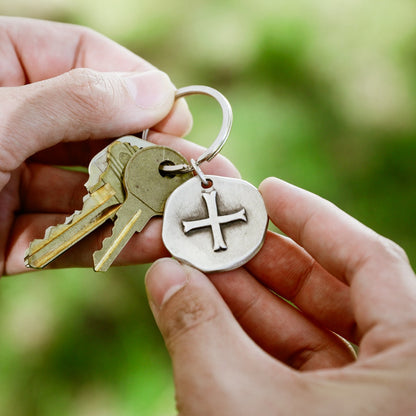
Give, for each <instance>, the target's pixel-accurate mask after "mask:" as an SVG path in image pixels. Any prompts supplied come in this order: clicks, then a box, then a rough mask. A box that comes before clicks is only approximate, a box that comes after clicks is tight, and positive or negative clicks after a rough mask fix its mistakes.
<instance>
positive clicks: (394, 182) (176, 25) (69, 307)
mask: <svg viewBox="0 0 416 416" xmlns="http://www.w3.org/2000/svg"><path fill="white" fill-rule="evenodd" d="M0 13H1V14H5V15H20V16H28V17H36V18H43V19H50V20H57V21H64V22H71V23H77V24H82V25H86V26H89V27H91V28H93V29H96V30H98V31H99V32H102V33H103V34H105V35H107V36H109V37H111V38H113V39H114V40H116V41H118V42H120V43H121V44H123V45H124V46H126V47H127V48H129V49H131V50H133V51H135V52H136V53H138V54H139V55H141V56H143V57H144V58H146V59H148V60H149V61H151V62H152V63H154V64H155V65H157V66H158V67H160V68H161V69H163V70H164V71H166V72H167V73H168V74H169V75H170V76H171V78H172V80H173V81H174V82H175V84H176V85H177V86H185V85H191V84H206V85H210V86H212V87H214V88H217V89H219V90H220V91H221V92H223V93H224V94H225V95H226V96H227V97H228V99H229V100H230V102H231V104H232V106H233V110H234V126H233V130H232V134H231V137H230V139H229V142H228V143H227V145H226V146H225V148H224V150H223V154H225V155H226V156H228V157H229V158H230V159H231V160H232V161H233V162H234V163H235V164H236V166H237V167H238V168H239V169H240V171H241V173H242V176H243V178H245V179H247V180H248V181H250V182H252V183H254V184H255V185H258V184H259V183H260V182H261V180H262V179H263V178H265V177H267V176H271V175H273V176H278V177H281V178H283V179H285V180H287V181H290V182H293V183H295V184H297V185H299V186H302V187H304V188H306V189H308V190H310V191H312V192H315V193H318V194H320V195H321V196H323V197H325V198H327V199H330V200H331V201H333V202H334V203H335V204H337V205H338V206H340V207H341V208H342V209H344V210H346V211H347V212H349V213H350V214H352V215H353V216H355V217H357V218H358V219H360V220H361V221H363V222H364V223H366V224H368V225H369V226H370V227H372V228H374V229H375V230H377V231H378V232H380V233H381V234H384V235H386V236H387V237H389V238H391V239H393V240H395V241H397V242H398V243H399V244H400V245H402V246H403V247H404V248H405V249H406V250H407V252H408V254H409V257H410V259H411V261H412V262H413V264H415V255H416V235H415V232H414V230H415V228H416V227H415V226H416V220H415V212H416V179H415V173H416V164H415V161H414V158H415V156H416V140H415V132H416V123H415V105H416V95H415V93H416V60H415V58H416V46H415V45H416V42H415V40H416V26H415V24H414V16H416V3H415V2H414V1H412V0H395V1H391V0H389V1H387V0H378V1H377V2H374V1H370V0H309V1H308V0H294V1H289V0H286V1H282V0H256V1H254V0H238V1H237V0H221V1H215V0H213V1H202V0H194V1H193V2H189V1H185V0H171V1H169V2H168V1H163V0H139V1H133V0H118V1H117V2H115V1H110V0H101V1H97V0H92V1H87V0H71V1H67V0H38V1H36V2H33V1H29V0H14V1H13V2H6V1H3V2H2V4H0ZM188 103H189V105H190V107H191V109H192V111H193V114H194V119H195V120H194V121H195V127H194V129H193V131H192V133H191V134H190V136H189V137H190V139H191V140H193V141H196V142H198V143H200V144H204V145H209V144H210V143H211V140H212V138H213V137H214V135H215V134H216V133H217V131H218V129H219V126H220V110H219V109H218V108H217V107H216V104H215V102H214V101H212V102H211V100H209V99H207V98H206V97H190V98H189V100H188ZM145 270H146V266H137V267H126V268H113V269H112V270H111V271H110V272H108V273H106V274H105V275H102V274H95V273H94V272H92V271H90V270H62V271H59V272H57V271H45V272H39V273H35V274H31V275H30V276H27V275H26V276H17V277H11V278H6V279H3V280H2V281H1V283H0V297H1V299H0V334H1V335H0V337H1V338H0V339H1V342H0V414H1V415H2V416H3V415H4V416H6V415H7V416H9V415H10V416H20V415H24V416H27V415H42V416H49V415H54V416H55V415H58V414H59V415H73V416H86V415H88V416H95V415H100V416H107V415H111V416H113V415H121V416H124V415H126V416H129V415H152V416H159V415H171V414H174V412H175V411H174V398H173V395H174V391H173V385H172V376H171V370H170V363H169V359H168V356H167V354H166V352H165V350H164V345H163V341H162V339H161V337H160V335H159V334H158V331H157V329H156V327H155V324H154V322H153V318H152V316H151V313H150V311H149V309H148V306H147V301H146V296H145V291H144V284H143V276H144V273H145Z"/></svg>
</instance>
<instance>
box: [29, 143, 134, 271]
mask: <svg viewBox="0 0 416 416" xmlns="http://www.w3.org/2000/svg"><path fill="white" fill-rule="evenodd" d="M137 150H138V148H137V147H136V146H131V145H130V144H129V143H126V142H119V141H114V142H113V143H112V144H111V145H109V146H108V149H107V168H106V169H105V170H104V172H103V173H102V174H101V176H99V180H98V182H97V183H96V184H94V185H93V184H91V183H88V182H87V184H86V186H87V188H88V191H89V192H90V193H88V194H87V195H85V197H84V200H83V207H82V209H81V210H80V211H75V212H74V213H73V214H72V215H71V216H70V217H68V218H67V219H66V220H65V223H64V224H59V225H56V226H52V227H49V228H48V229H47V230H46V232H45V237H44V238H43V239H38V240H34V241H32V242H31V243H30V245H29V248H28V249H27V251H26V254H25V264H26V266H27V267H32V268H43V267H45V266H46V265H47V264H49V263H50V262H51V261H52V260H54V259H55V258H56V257H58V256H59V255H60V254H62V253H63V252H64V251H66V250H67V249H69V248H70V247H72V246H73V245H74V244H75V243H77V242H78V241H79V240H81V239H82V238H84V237H85V236H86V235H88V234H90V233H91V232H92V231H93V230H95V229H96V228H97V227H99V226H100V225H101V224H103V223H104V222H105V221H106V220H107V219H109V218H114V215H115V213H116V212H117V210H118V209H119V208H120V206H121V205H120V204H121V203H122V202H124V200H125V193H124V187H123V183H122V178H123V175H124V170H125V167H126V165H127V163H128V161H129V160H130V158H131V157H132V155H134V154H135V153H136V151H137ZM93 160H94V159H93ZM91 163H94V161H92V162H91ZM92 170H93V169H92ZM90 172H91V167H90Z"/></svg>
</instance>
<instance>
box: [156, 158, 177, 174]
mask: <svg viewBox="0 0 416 416" xmlns="http://www.w3.org/2000/svg"><path fill="white" fill-rule="evenodd" d="M174 165H175V163H173V162H172V161H171V160H164V161H163V162H162V163H161V164H160V165H159V173H160V176H162V177H164V178H174V177H175V176H176V174H175V172H169V171H166V170H163V167H164V166H174Z"/></svg>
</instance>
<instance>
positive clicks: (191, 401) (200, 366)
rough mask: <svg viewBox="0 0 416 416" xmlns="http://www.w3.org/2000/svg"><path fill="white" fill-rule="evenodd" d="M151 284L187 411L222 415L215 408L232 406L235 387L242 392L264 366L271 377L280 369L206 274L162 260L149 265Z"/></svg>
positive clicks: (151, 299) (148, 284)
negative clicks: (253, 338) (232, 391)
mask: <svg viewBox="0 0 416 416" xmlns="http://www.w3.org/2000/svg"><path fill="white" fill-rule="evenodd" d="M224 278H226V276H224ZM146 287H147V292H148V297H149V303H150V307H151V309H152V311H153V314H154V316H155V319H156V322H157V325H158V326H159V329H160V331H161V333H162V336H163V338H164V340H165V343H166V346H167V349H168V351H169V354H170V356H171V358H172V364H173V372H174V378H175V387H176V398H177V401H178V403H177V405H178V409H180V410H182V411H183V412H184V414H202V413H201V409H205V410H207V409H211V410H212V411H213V413H210V412H206V413H203V414H217V413H215V412H214V408H212V406H214V407H215V406H216V405H218V403H219V402H220V403H221V406H222V408H223V409H224V408H226V407H227V406H228V405H231V402H232V400H233V399H232V397H233V395H232V394H231V393H230V386H233V387H235V388H236V391H239V392H240V393H241V391H242V390H244V385H245V384H244V383H246V384H247V381H248V380H256V379H257V378H258V377H259V373H260V372H261V369H267V373H268V374H267V377H269V376H270V373H269V371H270V369H271V368H273V370H275V369H276V368H275V367H274V365H273V364H272V358H271V357H269V356H267V355H266V354H265V353H264V352H263V351H262V350H261V349H260V348H259V347H257V345H256V344H254V342H253V341H252V340H251V339H250V338H249V337H248V336H247V334H246V333H245V332H244V331H243V330H242V328H241V327H240V326H239V324H238V323H237V321H236V320H235V319H234V317H233V316H232V314H231V311H230V310H229V309H228V307H227V306H226V304H225V302H224V301H223V300H222V298H221V296H220V295H219V293H218V292H217V291H216V289H215V287H214V286H213V285H212V283H211V282H210V281H209V280H208V278H207V277H206V276H205V275H204V274H202V273H201V272H199V271H197V270H195V269H193V268H191V267H189V266H182V265H181V264H179V263H178V262H177V261H175V260H172V259H161V260H158V261H157V262H156V263H154V264H153V266H152V267H151V268H150V269H149V271H148V273H147V275H146ZM273 362H274V360H273ZM243 375H247V377H244V376H243ZM267 379H268V380H269V378H267ZM242 383H243V384H242ZM250 389H251V387H249V388H248V391H247V394H250V391H249V390H250ZM234 398H235V397H234ZM185 410H186V411H185ZM224 414H231V413H224Z"/></svg>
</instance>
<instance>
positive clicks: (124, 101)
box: [0, 17, 238, 275]
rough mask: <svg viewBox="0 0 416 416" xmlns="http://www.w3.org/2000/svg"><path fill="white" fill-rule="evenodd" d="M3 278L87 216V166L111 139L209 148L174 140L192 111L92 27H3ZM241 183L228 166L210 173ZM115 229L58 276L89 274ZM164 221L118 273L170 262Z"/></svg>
mask: <svg viewBox="0 0 416 416" xmlns="http://www.w3.org/2000/svg"><path fill="white" fill-rule="evenodd" d="M0 58H1V62H2V65H0V86H1V88H0V236H1V238H0V275H12V274H16V273H21V272H24V271H26V270H27V269H26V268H25V266H24V262H23V259H24V254H25V251H26V249H27V247H28V246H29V243H30V241H32V240H33V239H34V238H42V237H43V236H44V233H45V229H46V228H47V227H49V226H50V225H56V224H60V223H63V222H64V220H65V218H66V217H67V216H68V215H70V214H72V212H73V211H74V210H75V209H80V208H81V207H82V197H83V196H84V195H85V194H86V189H85V188H84V186H83V185H84V183H85V182H86V181H87V175H86V174H85V173H82V172H73V171H68V170H63V169H59V168H57V167H56V166H55V165H78V166H88V163H89V161H90V159H91V158H92V157H93V156H94V155H95V154H96V153H97V152H98V151H99V150H100V149H101V148H103V147H104V146H105V145H107V144H108V143H109V138H115V137H119V136H122V135H126V134H134V133H137V132H140V131H142V130H144V129H145V128H148V127H152V126H153V127H152V130H153V134H151V135H150V140H151V141H153V142H154V143H157V144H161V145H166V146H170V147H172V148H174V149H176V150H178V151H180V152H182V153H183V154H184V155H185V156H186V157H188V158H190V157H194V158H197V157H198V156H199V155H200V154H201V153H202V149H201V148H200V147H198V146H197V145H194V144H191V143H189V142H186V141H185V140H183V139H180V138H178V137H176V136H183V135H185V134H186V133H187V132H188V131H189V130H190V128H191V126H192V118H191V115H190V113H189V110H188V108H187V105H186V102H185V101H184V100H183V99H181V100H178V101H176V102H174V94H175V87H174V85H173V84H172V83H171V82H170V80H169V78H168V76H167V75H166V74H164V73H162V72H161V71H158V70H157V69H156V68H154V67H153V66H152V65H151V64H150V63H148V62H146V61H145V60H144V59H142V58H140V57H138V56H137V55H135V54H133V53H132V52H130V51H128V50H127V49H125V48H123V47H122V46H120V45H118V44H116V43H115V42H113V41H111V40H109V39H107V38H105V37H104V36H102V35H100V34H98V33H96V32H94V31H92V30H90V29H87V28H84V27H79V26H75V25H67V24H60V23H52V22H45V21H40V20H31V19H22V18H7V17H1V18H0ZM209 171H211V172H212V171H216V172H217V171H219V172H222V173H220V174H224V175H234V176H235V175H238V172H237V171H236V169H235V168H234V167H233V166H232V165H231V164H230V163H229V162H228V161H226V160H225V159H224V158H216V160H215V161H214V162H212V163H211V164H210V165H209V167H207V172H209ZM110 232H111V226H110V225H107V226H103V227H100V229H99V230H97V232H95V233H93V234H92V235H90V236H88V237H87V238H85V239H84V240H82V241H81V242H80V243H79V244H76V245H75V246H74V247H73V248H72V249H70V250H69V251H68V252H66V253H65V254H64V255H62V256H61V257H59V258H58V259H57V260H56V261H54V262H53V263H52V264H51V266H50V267H74V266H91V265H92V253H93V252H94V251H95V250H97V249H98V248H100V246H101V242H102V240H103V239H104V237H105V236H106V235H108V234H109V233H110ZM160 236H161V220H160V219H155V220H151V221H150V223H149V224H148V226H147V227H146V229H145V230H144V231H143V232H142V233H139V234H136V235H135V236H134V238H132V239H131V241H130V242H129V244H128V246H127V247H126V248H125V250H123V252H122V254H121V255H120V256H119V258H118V259H117V261H116V263H115V264H132V263H144V262H150V261H152V260H154V259H156V258H158V257H160V256H162V255H167V254H168V253H167V251H166V249H165V248H164V246H163V244H162V241H161V237H160Z"/></svg>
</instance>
